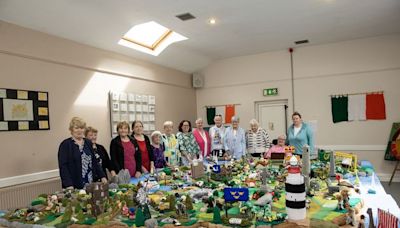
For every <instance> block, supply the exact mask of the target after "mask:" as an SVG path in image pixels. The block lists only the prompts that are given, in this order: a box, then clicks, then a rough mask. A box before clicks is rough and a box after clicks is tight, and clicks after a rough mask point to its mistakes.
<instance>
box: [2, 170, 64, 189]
mask: <svg viewBox="0 0 400 228" xmlns="http://www.w3.org/2000/svg"><path fill="white" fill-rule="evenodd" d="M59 176H60V174H59V171H58V169H54V170H48V171H43V172H37V173H31V174H25V175H20V176H13V177H6V178H1V179H0V188H4V187H10V186H14V185H20V184H25V183H30V182H36V181H41V180H46V179H50V178H55V177H59Z"/></svg>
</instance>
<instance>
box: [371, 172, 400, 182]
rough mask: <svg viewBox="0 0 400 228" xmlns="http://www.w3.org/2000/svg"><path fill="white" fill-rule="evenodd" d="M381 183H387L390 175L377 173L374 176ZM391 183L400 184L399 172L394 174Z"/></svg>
mask: <svg viewBox="0 0 400 228" xmlns="http://www.w3.org/2000/svg"><path fill="white" fill-rule="evenodd" d="M376 175H377V176H378V178H379V180H380V181H381V182H389V181H390V177H391V176H392V174H391V173H377V174H376ZM392 182H400V172H397V173H395V174H394V177H393V180H392Z"/></svg>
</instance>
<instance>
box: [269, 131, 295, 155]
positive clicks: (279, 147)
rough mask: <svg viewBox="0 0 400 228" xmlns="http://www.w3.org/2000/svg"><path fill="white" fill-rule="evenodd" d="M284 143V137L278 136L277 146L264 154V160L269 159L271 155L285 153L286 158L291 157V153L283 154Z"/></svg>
mask: <svg viewBox="0 0 400 228" xmlns="http://www.w3.org/2000/svg"><path fill="white" fill-rule="evenodd" d="M285 141H286V135H280V136H278V145H273V146H272V147H271V148H269V150H268V151H267V152H266V153H265V154H264V158H266V159H269V158H271V153H285V157H286V156H291V155H292V153H290V152H285V147H286V145H285Z"/></svg>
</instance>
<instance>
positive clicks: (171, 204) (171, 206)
mask: <svg viewBox="0 0 400 228" xmlns="http://www.w3.org/2000/svg"><path fill="white" fill-rule="evenodd" d="M168 202H169V210H170V211H175V204H176V197H175V196H174V195H169V196H168Z"/></svg>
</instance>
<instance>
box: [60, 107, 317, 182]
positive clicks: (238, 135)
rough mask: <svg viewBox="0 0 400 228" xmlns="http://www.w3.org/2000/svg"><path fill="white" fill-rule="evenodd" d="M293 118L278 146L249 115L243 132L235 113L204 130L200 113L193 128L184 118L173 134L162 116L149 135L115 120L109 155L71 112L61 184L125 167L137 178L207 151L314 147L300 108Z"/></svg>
mask: <svg viewBox="0 0 400 228" xmlns="http://www.w3.org/2000/svg"><path fill="white" fill-rule="evenodd" d="M292 120H293V125H292V126H291V127H290V128H289V129H288V138H287V139H286V136H285V135H281V136H279V137H278V143H277V145H272V146H271V143H270V139H269V136H268V133H267V131H266V130H265V129H262V128H261V127H260V126H259V124H258V122H257V121H256V120H254V119H253V120H251V121H250V129H249V130H247V131H245V130H244V129H243V128H241V127H240V126H239V118H238V117H235V116H234V117H232V119H231V126H229V127H226V128H225V127H224V126H223V124H222V117H221V115H216V116H215V118H214V122H215V126H212V127H211V128H210V129H209V131H206V130H205V129H204V128H203V120H202V119H201V118H199V119H197V120H196V121H195V124H196V127H195V128H193V129H192V125H191V122H190V121H189V120H183V121H181V122H180V123H179V127H178V133H177V134H176V135H174V134H173V123H172V122H171V121H166V122H165V123H164V125H163V129H164V131H163V133H161V132H160V131H154V132H153V133H152V134H151V135H150V138H149V137H148V136H147V135H145V134H144V133H143V123H142V122H141V121H134V122H133V123H132V125H131V126H130V125H129V124H128V123H127V122H120V123H118V125H117V129H116V130H117V133H118V135H117V136H116V137H115V138H114V139H112V141H111V143H110V156H108V153H107V151H106V149H105V148H104V147H103V146H102V145H99V144H98V143H97V133H98V131H97V130H96V129H95V128H93V127H87V126H86V123H85V121H84V120H82V119H81V118H79V117H74V118H72V120H71V122H70V125H69V130H70V132H71V137H69V138H67V139H65V140H64V141H63V142H62V143H61V144H60V147H59V151H58V162H59V169H60V177H61V180H62V187H63V188H78V189H81V188H83V187H84V186H85V184H88V183H91V182H93V181H102V182H104V183H105V182H107V176H108V175H107V171H108V172H109V174H110V176H111V177H113V176H116V175H118V173H119V171H121V170H125V169H126V170H128V171H129V174H130V175H131V177H136V178H138V177H140V176H141V175H142V174H144V173H151V172H153V170H154V169H157V168H163V167H166V166H177V165H190V164H191V163H192V161H193V160H194V159H203V158H205V157H208V156H210V155H212V156H217V157H225V156H226V157H229V158H232V159H240V158H241V157H242V156H244V155H246V153H249V154H250V155H251V156H254V157H262V156H263V157H265V158H269V157H270V155H271V153H284V152H285V150H284V146H285V144H286V143H289V144H290V145H293V146H295V148H296V149H295V153H297V154H301V153H302V147H303V145H305V144H307V145H309V146H310V148H313V137H312V132H311V129H310V127H309V126H308V125H307V124H305V123H303V122H302V120H301V115H300V114H299V113H297V112H295V113H294V114H293V115H292ZM130 127H132V131H131V129H130Z"/></svg>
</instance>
